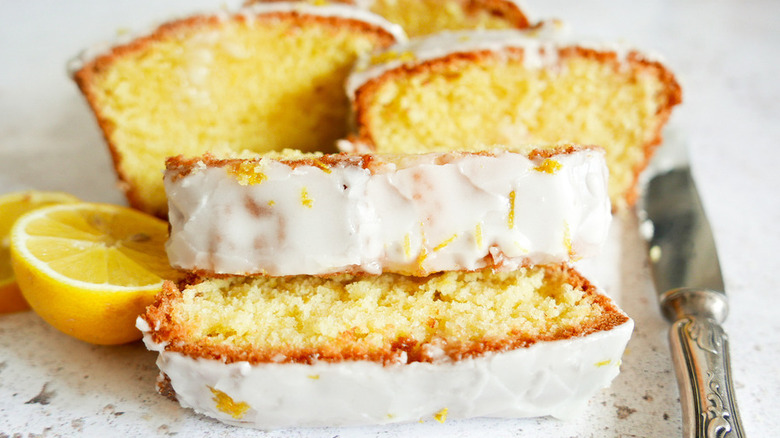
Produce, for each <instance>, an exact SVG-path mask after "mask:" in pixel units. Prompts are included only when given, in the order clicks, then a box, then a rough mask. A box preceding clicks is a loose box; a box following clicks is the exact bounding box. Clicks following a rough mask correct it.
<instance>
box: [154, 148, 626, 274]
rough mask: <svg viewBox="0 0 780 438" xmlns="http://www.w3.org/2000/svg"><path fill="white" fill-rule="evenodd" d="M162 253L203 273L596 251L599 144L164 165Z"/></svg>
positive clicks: (602, 223)
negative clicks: (166, 223) (166, 229)
mask: <svg viewBox="0 0 780 438" xmlns="http://www.w3.org/2000/svg"><path fill="white" fill-rule="evenodd" d="M165 187H166V193H167V196H168V201H169V206H170V207H169V220H170V239H169V240H168V244H167V247H166V248H167V251H168V259H169V260H170V262H171V264H172V265H173V266H175V267H177V268H179V269H182V270H187V271H197V272H198V273H199V274H201V275H214V274H235V275H257V274H263V275H274V276H279V275H297V274H308V275H323V274H332V273H336V272H351V273H357V272H367V273H372V274H379V273H382V272H394V273H401V274H406V275H416V276H425V275H428V274H430V273H434V272H440V271H451V270H475V269H480V268H483V267H492V268H495V269H503V270H508V269H515V268H517V267H518V266H522V265H528V264H542V263H553V262H560V261H567V260H571V259H572V258H579V257H587V256H592V255H595V254H597V253H598V251H599V249H600V248H601V246H602V245H603V243H604V240H605V239H606V236H607V232H608V229H609V224H610V220H611V214H610V203H609V198H608V196H607V170H606V166H605V164H604V152H603V149H600V148H585V147H575V146H561V147H560V148H559V149H557V150H544V151H539V150H536V151H532V152H530V154H528V155H525V154H520V153H513V152H507V151H501V150H496V151H492V152H481V153H466V152H453V153H429V154H420V155H379V154H373V155H371V154H369V155H346V154H333V155H309V156H303V157H300V158H294V159H272V158H268V157H265V158H263V157H258V158H254V159H216V158H214V157H211V156H203V157H198V158H192V159H184V158H182V157H174V158H171V159H169V160H167V170H166V174H165Z"/></svg>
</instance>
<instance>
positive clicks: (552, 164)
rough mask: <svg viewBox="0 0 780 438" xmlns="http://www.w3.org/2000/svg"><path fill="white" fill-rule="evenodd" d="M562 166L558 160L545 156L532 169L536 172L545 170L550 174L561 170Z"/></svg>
mask: <svg viewBox="0 0 780 438" xmlns="http://www.w3.org/2000/svg"><path fill="white" fill-rule="evenodd" d="M562 167H563V164H561V163H560V162H559V161H555V160H552V159H550V158H545V159H544V161H542V164H540V165H538V166H536V167H534V170H535V171H537V172H545V173H549V174H550V175H554V174H555V173H556V172H558V171H559V170H561V168H562Z"/></svg>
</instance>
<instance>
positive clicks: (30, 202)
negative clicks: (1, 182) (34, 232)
mask: <svg viewBox="0 0 780 438" xmlns="http://www.w3.org/2000/svg"><path fill="white" fill-rule="evenodd" d="M77 201H78V198H76V197H75V196H73V195H69V194H67V193H62V192H42V191H35V190H30V191H26V192H16V193H9V194H6V195H3V196H0V313H8V312H18V311H21V310H27V309H29V308H30V306H29V305H27V302H26V301H25V300H24V297H22V293H21V291H19V287H18V286H17V285H16V278H15V277H14V271H13V270H12V269H11V253H10V252H9V249H8V246H9V244H10V240H9V237H8V233H10V232H11V227H12V226H13V225H14V222H16V220H17V219H19V217H20V216H22V215H23V214H25V213H27V212H28V211H31V210H34V209H36V208H40V207H43V206H46V205H51V204H61V203H65V202H77Z"/></svg>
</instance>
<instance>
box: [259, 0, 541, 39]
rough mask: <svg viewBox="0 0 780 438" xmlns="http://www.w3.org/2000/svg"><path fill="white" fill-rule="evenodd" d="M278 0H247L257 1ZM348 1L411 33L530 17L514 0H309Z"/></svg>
mask: <svg viewBox="0 0 780 438" xmlns="http://www.w3.org/2000/svg"><path fill="white" fill-rule="evenodd" d="M264 1H265V2H268V1H278V0H248V1H247V2H246V3H245V4H255V3H261V2H264ZM307 2H308V3H314V4H321V3H346V4H352V5H355V6H358V7H361V8H364V9H367V10H369V11H371V12H373V13H375V14H378V15H381V16H383V17H385V18H387V19H388V20H389V21H392V22H393V23H397V24H399V25H401V27H403V28H404V30H405V31H406V33H407V34H408V35H409V36H410V37H416V36H420V35H428V34H432V33H436V32H440V31H443V30H460V29H512V28H515V29H525V28H527V27H529V26H530V22H529V20H528V17H526V15H525V13H523V11H522V9H521V8H520V5H518V4H517V2H516V1H513V0H333V1H328V0H307Z"/></svg>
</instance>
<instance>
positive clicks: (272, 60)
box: [69, 3, 405, 216]
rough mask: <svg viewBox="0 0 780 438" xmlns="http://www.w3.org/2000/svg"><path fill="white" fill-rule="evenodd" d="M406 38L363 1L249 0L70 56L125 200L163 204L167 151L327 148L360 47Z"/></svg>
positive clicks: (150, 206) (339, 132)
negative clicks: (252, 0) (253, 1)
mask: <svg viewBox="0 0 780 438" xmlns="http://www.w3.org/2000/svg"><path fill="white" fill-rule="evenodd" d="M403 39H405V35H404V34H403V31H402V29H401V28H400V27H399V26H398V25H394V24H391V23H389V22H388V21H387V20H385V19H383V18H381V17H379V16H376V15H374V14H372V13H370V12H368V11H365V10H363V9H360V8H356V7H350V6H346V5H328V6H319V7H318V6H312V5H308V4H305V3H273V4H258V5H254V6H251V7H248V8H244V9H241V10H239V11H236V12H224V11H223V12H219V13H215V14H212V15H207V14H203V15H195V16H191V17H189V18H184V19H179V20H175V21H171V22H168V23H166V24H163V25H161V26H159V27H157V28H155V29H153V30H151V31H149V32H146V33H144V34H143V35H140V36H131V37H127V38H126V39H125V41H121V42H117V43H116V44H113V45H111V46H106V47H98V48H94V49H91V50H88V51H86V52H85V53H83V54H82V55H81V56H80V57H79V58H78V59H75V60H74V61H73V62H72V63H71V65H70V66H69V68H70V70H71V72H72V75H73V77H74V79H75V81H76V83H77V84H78V86H79V88H80V89H81V91H82V93H83V94H84V95H85V97H86V99H87V101H88V103H89V105H90V107H91V109H92V110H93V112H94V114H95V116H96V118H97V122H98V124H99V125H100V128H101V129H102V131H103V134H104V137H105V139H106V141H107V143H108V146H109V148H110V151H111V155H112V157H113V162H114V165H115V167H116V172H117V174H118V177H119V180H120V183H121V187H122V189H123V190H124V192H125V194H126V195H127V198H128V201H129V203H130V204H131V205H132V206H133V207H135V208H138V209H140V210H143V211H145V212H148V213H151V214H155V215H158V216H165V215H166V207H167V204H166V199H165V194H164V191H163V185H162V171H163V169H164V167H165V158H167V157H169V156H173V155H178V154H185V155H189V156H195V155H199V154H203V153H204V152H207V151H215V152H220V151H230V150H245V149H248V150H254V151H261V152H262V151H267V150H276V149H282V148H287V147H291V148H293V147H294V148H298V149H303V150H319V149H326V150H327V149H328V148H330V149H331V151H335V146H334V141H335V140H337V139H339V138H341V137H343V136H344V135H345V134H346V132H347V126H348V117H347V114H348V112H349V102H348V99H347V97H346V95H345V94H344V80H345V78H346V76H347V74H348V73H349V70H350V68H351V66H352V64H353V63H354V61H355V59H356V58H357V56H358V55H359V54H364V53H367V52H370V51H372V50H374V49H376V48H380V47H385V46H388V45H390V44H392V43H394V42H396V41H399V40H403Z"/></svg>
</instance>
